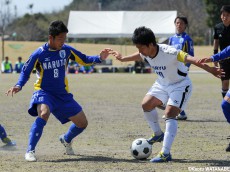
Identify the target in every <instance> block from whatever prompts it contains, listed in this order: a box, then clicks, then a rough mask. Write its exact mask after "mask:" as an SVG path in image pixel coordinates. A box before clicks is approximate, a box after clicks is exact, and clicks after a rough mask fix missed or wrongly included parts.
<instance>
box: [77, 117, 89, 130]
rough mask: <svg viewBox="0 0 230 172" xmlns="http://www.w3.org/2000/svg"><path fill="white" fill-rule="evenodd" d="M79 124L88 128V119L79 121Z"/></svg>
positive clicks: (80, 126)
mask: <svg viewBox="0 0 230 172" xmlns="http://www.w3.org/2000/svg"><path fill="white" fill-rule="evenodd" d="M77 126H78V127H79V128H86V127H87V126H88V120H87V119H85V120H82V121H79V122H78V123H77Z"/></svg>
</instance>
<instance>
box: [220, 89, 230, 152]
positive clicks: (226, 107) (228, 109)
mask: <svg viewBox="0 0 230 172" xmlns="http://www.w3.org/2000/svg"><path fill="white" fill-rule="evenodd" d="M221 107H222V111H223V113H224V116H225V118H226V119H227V122H228V123H230V91H228V92H227V94H226V96H225V97H224V99H223V101H222V103H221ZM227 139H229V140H230V137H228V138H227ZM226 151H227V152H230V143H229V145H228V146H227V148H226Z"/></svg>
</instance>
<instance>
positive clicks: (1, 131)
mask: <svg viewBox="0 0 230 172" xmlns="http://www.w3.org/2000/svg"><path fill="white" fill-rule="evenodd" d="M0 138H1V140H2V142H3V143H5V144H6V145H8V146H15V145H16V143H15V142H14V141H12V140H11V139H10V138H9V137H7V134H6V131H5V129H4V127H3V126H2V125H1V124H0Z"/></svg>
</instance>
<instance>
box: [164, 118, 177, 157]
mask: <svg viewBox="0 0 230 172" xmlns="http://www.w3.org/2000/svg"><path fill="white" fill-rule="evenodd" d="M165 122H166V129H165V135H164V140H163V147H162V149H161V152H163V153H164V154H169V152H170V150H171V147H172V143H173V141H174V138H175V137H176V134H177V120H175V119H167V120H166V121H165Z"/></svg>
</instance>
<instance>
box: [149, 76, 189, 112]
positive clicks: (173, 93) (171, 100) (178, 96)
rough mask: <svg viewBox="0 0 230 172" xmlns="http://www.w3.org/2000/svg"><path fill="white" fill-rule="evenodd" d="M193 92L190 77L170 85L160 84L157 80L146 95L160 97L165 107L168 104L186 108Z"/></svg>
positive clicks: (182, 108)
mask: <svg viewBox="0 0 230 172" xmlns="http://www.w3.org/2000/svg"><path fill="white" fill-rule="evenodd" d="M191 94H192V82H191V80H190V79H189V78H187V79H185V80H183V81H181V82H178V83H175V84H172V85H168V86H163V85H160V84H159V83H158V82H155V83H154V84H153V86H152V87H151V88H150V89H149V91H148V93H147V94H146V95H151V96H154V97H156V98H157V99H159V100H160V101H161V102H162V103H163V107H166V106H167V105H171V106H175V107H178V108H180V109H181V111H182V110H184V109H185V107H186V105H187V103H188V100H189V98H190V96H191Z"/></svg>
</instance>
